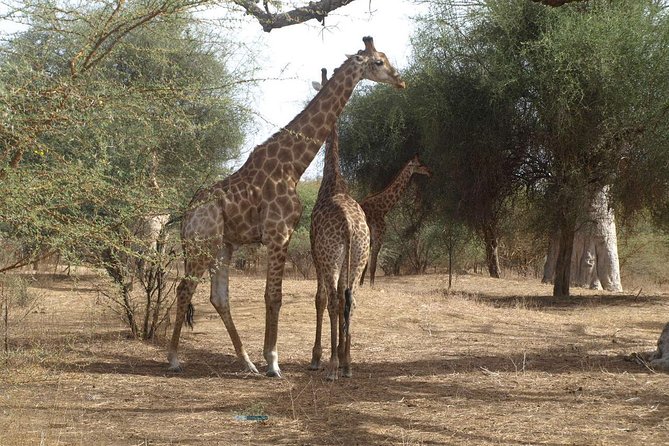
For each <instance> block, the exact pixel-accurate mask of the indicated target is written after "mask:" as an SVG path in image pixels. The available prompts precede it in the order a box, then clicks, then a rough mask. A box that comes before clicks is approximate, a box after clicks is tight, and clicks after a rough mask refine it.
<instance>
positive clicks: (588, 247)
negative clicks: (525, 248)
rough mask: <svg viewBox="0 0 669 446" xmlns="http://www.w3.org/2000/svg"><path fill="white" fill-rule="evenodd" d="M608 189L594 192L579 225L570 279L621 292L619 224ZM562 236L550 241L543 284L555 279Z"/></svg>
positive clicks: (557, 235)
mask: <svg viewBox="0 0 669 446" xmlns="http://www.w3.org/2000/svg"><path fill="white" fill-rule="evenodd" d="M607 192H608V187H604V188H602V189H601V190H599V191H598V192H597V193H596V194H595V196H594V198H593V199H592V201H591V202H590V204H589V206H588V208H587V212H586V213H585V218H584V220H583V221H582V222H581V223H579V224H578V225H577V228H576V231H575V233H574V242H573V250H572V253H571V274H570V282H571V284H573V285H574V286H579V287H584V288H591V289H597V290H601V289H605V290H607V291H622V290H623V288H622V284H621V282H620V264H619V261H618V241H617V237H616V223H615V217H614V213H613V209H611V208H610V207H609V201H608V196H607ZM559 237H560V234H555V235H554V236H553V238H552V239H551V241H550V243H549V247H548V256H547V258H546V263H545V265H544V277H543V282H544V283H550V282H553V281H554V280H555V275H556V265H557V259H558V246H559Z"/></svg>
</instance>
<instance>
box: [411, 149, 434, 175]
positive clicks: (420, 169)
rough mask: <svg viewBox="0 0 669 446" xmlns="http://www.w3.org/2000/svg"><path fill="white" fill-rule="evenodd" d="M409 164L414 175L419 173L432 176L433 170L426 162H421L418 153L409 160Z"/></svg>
mask: <svg viewBox="0 0 669 446" xmlns="http://www.w3.org/2000/svg"><path fill="white" fill-rule="evenodd" d="M407 165H408V166H409V168H410V169H411V174H412V175H413V174H414V173H416V174H418V175H427V176H428V177H431V176H432V170H430V168H429V167H427V166H426V165H425V164H423V163H422V162H421V160H420V158H418V155H417V154H416V155H414V157H413V158H411V159H410V160H409V162H408V163H407Z"/></svg>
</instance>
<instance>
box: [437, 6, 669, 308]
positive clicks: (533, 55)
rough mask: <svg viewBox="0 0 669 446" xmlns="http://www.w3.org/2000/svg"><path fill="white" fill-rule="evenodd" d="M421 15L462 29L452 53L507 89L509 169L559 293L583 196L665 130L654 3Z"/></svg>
mask: <svg viewBox="0 0 669 446" xmlns="http://www.w3.org/2000/svg"><path fill="white" fill-rule="evenodd" d="M443 17H447V18H449V20H443V19H442V18H443ZM429 20H431V21H432V22H433V23H434V24H435V25H434V26H435V27H438V26H440V25H442V24H443V26H446V27H450V28H455V32H456V33H457V34H459V35H460V36H462V37H461V39H460V42H461V43H460V45H459V46H456V49H455V50H454V51H460V52H461V53H463V54H464V56H463V58H465V59H467V60H469V61H471V62H472V63H473V64H474V65H475V66H478V67H479V68H480V69H481V70H482V71H483V72H484V73H485V78H486V79H489V81H490V85H491V87H492V90H493V91H512V92H514V93H513V94H512V95H511V97H515V98H516V107H515V108H513V109H510V110H509V111H510V112H511V113H513V114H514V115H515V116H516V117H517V119H516V120H515V121H513V120H512V121H511V122H512V123H513V122H519V123H522V124H523V125H522V129H524V130H523V131H522V132H520V133H519V134H518V135H519V137H518V138H517V140H518V142H519V144H518V145H517V146H516V147H517V149H518V150H517V151H515V153H516V155H517V156H518V157H519V159H521V160H522V164H521V167H520V169H519V170H518V172H517V174H518V175H519V176H520V177H521V178H522V179H523V181H524V182H525V183H526V187H527V190H528V191H529V192H530V197H532V198H534V200H535V204H536V205H538V206H540V207H541V210H542V212H541V215H542V216H543V219H544V221H545V222H549V225H550V226H551V227H550V228H547V229H548V230H549V231H554V230H559V234H560V239H559V250H558V258H557V265H556V280H555V283H554V294H555V295H556V296H562V295H568V294H569V278H570V272H569V271H570V259H571V250H572V248H573V240H574V235H575V230H576V225H577V224H578V223H579V221H581V220H582V219H583V215H584V214H583V212H584V208H585V207H584V206H582V203H586V202H589V201H590V200H592V199H593V197H594V196H595V194H596V193H598V191H601V190H602V188H604V187H607V186H611V187H612V188H613V189H614V190H615V189H616V188H617V184H618V183H624V182H627V181H628V178H629V177H633V176H635V175H636V174H637V173H638V172H639V171H637V172H636V173H633V171H632V170H631V169H630V167H629V166H630V164H631V163H626V164H627V170H625V171H623V170H622V169H620V167H621V163H620V160H621V159H623V160H625V159H627V158H630V159H635V160H636V159H639V158H645V157H647V156H648V155H649V154H651V153H657V149H654V148H652V147H651V145H650V144H648V142H649V141H651V140H653V141H655V142H656V143H657V142H658V141H659V140H658V137H657V135H658V134H661V133H663V132H664V131H665V130H663V128H664V127H665V126H666V119H663V117H664V115H665V114H666V110H667V107H666V93H660V92H666V91H667V79H668V78H667V73H666V69H667V64H666V63H665V62H664V61H666V59H667V48H668V45H667V15H666V13H665V8H664V7H663V2H661V1H651V0H648V1H642V2H633V1H623V2H607V1H588V2H574V3H573V4H570V5H565V6H563V7H561V8H545V7H543V6H541V5H537V4H533V3H530V2H526V1H521V0H518V1H512V2H504V1H492V0H491V1H487V2H484V3H482V4H477V5H476V6H471V7H470V8H468V9H467V10H466V11H465V12H462V11H455V10H453V9H452V8H450V6H449V5H444V4H443V3H437V4H436V6H435V10H434V14H433V15H432V16H431V17H430V19H429ZM453 23H455V25H454V24H453ZM491 37H492V38H491ZM489 49H493V50H494V51H490V50H489ZM640 79H643V82H640ZM523 133H525V135H523ZM660 144H661V145H663V146H664V144H666V143H660ZM665 147H666V146H665ZM641 154H643V155H641ZM640 155H641V156H640ZM648 193H652V192H651V190H650V188H649V189H646V190H645V192H643V194H648ZM618 198H620V196H618Z"/></svg>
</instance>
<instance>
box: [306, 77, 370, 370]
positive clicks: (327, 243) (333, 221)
mask: <svg viewBox="0 0 669 446" xmlns="http://www.w3.org/2000/svg"><path fill="white" fill-rule="evenodd" d="M322 73H323V76H322V78H323V79H322V83H321V85H325V84H326V80H327V77H326V71H325V68H323V70H322ZM314 86H316V87H317V85H316V84H314ZM317 89H318V88H317ZM309 235H310V239H311V254H312V256H313V258H314V265H315V266H316V275H317V278H318V288H317V291H316V340H315V341H314V348H313V350H312V359H311V365H310V366H309V368H310V369H311V370H318V369H320V365H321V354H322V351H323V350H322V348H321V332H322V327H323V310H324V309H325V304H326V303H327V309H328V315H329V316H330V346H331V348H330V362H329V364H328V367H327V371H326V377H327V379H329V380H335V379H337V377H338V370H339V367H340V366H341V368H342V376H345V377H347V378H350V377H351V376H352V372H351V322H352V317H353V308H354V307H355V289H356V287H357V285H358V280H360V276H361V275H362V270H363V269H364V267H365V264H366V263H367V257H368V256H369V229H368V228H367V222H366V220H365V213H364V212H363V211H362V209H361V208H360V205H359V204H358V203H357V202H356V201H355V200H354V199H353V197H351V196H350V195H349V193H348V187H347V185H346V181H345V180H344V178H343V177H342V175H341V171H340V168H339V134H338V131H337V124H336V123H335V125H334V127H333V128H332V132H331V133H330V135H329V136H328V138H327V140H326V141H325V163H324V165H323V181H322V182H321V186H320V188H319V189H318V197H317V198H316V203H315V204H314V209H313V211H312V213H311V230H310V234H309ZM337 333H339V342H337Z"/></svg>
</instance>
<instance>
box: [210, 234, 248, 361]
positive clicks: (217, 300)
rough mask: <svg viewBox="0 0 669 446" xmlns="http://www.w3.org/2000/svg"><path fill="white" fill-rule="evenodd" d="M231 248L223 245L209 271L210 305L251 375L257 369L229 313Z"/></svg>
mask: <svg viewBox="0 0 669 446" xmlns="http://www.w3.org/2000/svg"><path fill="white" fill-rule="evenodd" d="M232 251H233V249H232V246H230V245H225V246H224V247H223V248H222V250H221V252H220V254H219V258H218V260H217V262H216V264H215V266H214V268H212V270H211V272H210V273H211V297H210V300H211V304H212V305H213V306H214V308H216V311H217V312H218V314H219V316H220V317H221V319H222V320H223V323H224V324H225V328H226V330H227V331H228V334H229V335H230V340H231V341H232V345H234V347H235V352H236V353H237V357H238V358H239V359H240V360H241V361H242V362H243V363H244V367H245V368H246V370H247V371H249V372H252V373H258V369H257V368H256V366H255V365H254V364H253V362H251V360H250V359H249V355H248V354H247V353H246V350H245V349H244V346H243V345H242V341H241V339H240V337H239V333H238V332H237V328H236V327H235V323H234V322H233V320H232V314H231V313H230V291H229V271H230V258H231V257H232Z"/></svg>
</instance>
